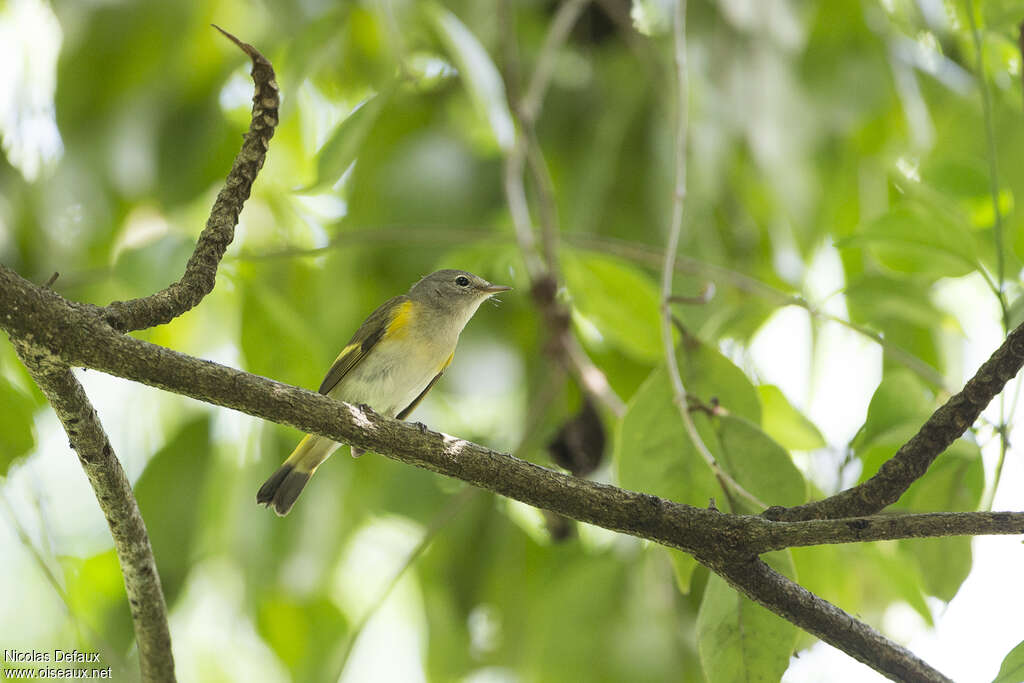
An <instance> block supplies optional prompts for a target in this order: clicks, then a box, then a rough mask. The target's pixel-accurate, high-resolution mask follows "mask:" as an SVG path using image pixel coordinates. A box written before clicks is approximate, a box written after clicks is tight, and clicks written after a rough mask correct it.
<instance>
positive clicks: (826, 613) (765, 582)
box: [709, 558, 952, 683]
mask: <svg viewBox="0 0 1024 683" xmlns="http://www.w3.org/2000/svg"><path fill="white" fill-rule="evenodd" d="M709 567H710V568H711V569H712V570H713V571H715V572H716V573H718V574H719V575H720V576H721V577H722V578H724V579H725V580H726V581H728V582H729V584H730V585H731V586H732V587H734V588H736V589H737V590H738V591H740V592H741V593H743V594H744V595H746V596H747V597H749V598H750V599H751V600H754V601H755V602H758V603H760V604H761V605H764V606H765V607H767V608H768V609H770V610H771V611H772V612H775V613H776V614H778V615H779V616H781V617H782V618H783V619H786V620H787V621H790V622H792V623H794V624H796V625H797V626H799V627H800V628H802V629H804V630H805V631H807V632H808V633H813V634H814V635H816V636H818V637H819V638H821V639H822V640H823V641H825V642H826V643H833V644H834V643H835V642H837V641H839V642H842V643H843V647H842V650H843V652H845V653H846V654H848V655H850V656H851V657H853V658H854V659H856V660H858V661H860V662H863V663H864V664H867V665H868V666H870V667H871V668H872V669H874V670H875V671H878V672H880V673H883V674H885V675H886V676H888V677H889V678H891V679H893V680H894V681H901V683H952V681H951V679H949V678H947V677H945V676H943V675H942V674H941V673H939V672H938V671H936V670H935V669H933V668H932V667H930V666H928V664H927V663H926V662H925V661H924V660H922V659H921V658H920V657H918V656H917V655H915V654H914V653H913V652H911V651H910V650H907V649H906V648H904V647H902V646H900V645H897V644H896V643H893V642H892V641H891V640H889V639H888V638H886V637H885V636H883V635H882V634H880V633H879V632H878V631H875V630H874V629H873V628H871V627H870V626H868V625H867V624H865V623H864V622H862V621H858V620H857V619H855V618H853V617H852V616H851V615H849V614H847V613H846V612H844V611H843V610H841V609H839V608H838V607H836V606H835V605H833V604H832V603H830V602H827V601H825V600H822V599H821V598H819V597H818V596H817V595H815V594H814V593H811V592H810V591H809V590H807V589H806V588H804V587H803V586H801V585H799V584H797V583H794V582H793V581H791V580H789V579H788V578H786V577H785V576H783V575H782V574H779V573H778V572H776V571H775V570H774V569H772V568H771V567H769V566H768V565H767V564H765V563H764V562H763V561H762V560H760V559H757V558H753V559H751V560H749V561H746V562H729V563H723V564H717V563H709Z"/></svg>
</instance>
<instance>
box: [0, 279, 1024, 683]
mask: <svg viewBox="0 0 1024 683" xmlns="http://www.w3.org/2000/svg"><path fill="white" fill-rule="evenodd" d="M0 327H2V328H4V329H5V330H7V332H8V333H9V334H12V335H13V336H15V337H21V338H25V339H29V340H30V341H31V342H32V343H33V344H34V345H35V346H37V347H39V348H42V349H46V350H49V351H50V352H51V353H52V354H54V356H56V358H57V360H59V361H61V362H64V363H66V364H70V365H82V366H85V367H90V368H95V369H97V370H101V371H103V372H108V373H111V374H114V375H117V376H120V377H124V378H127V379H132V380H135V381H138V382H142V383H145V384H149V385H151V386H155V387H158V388H161V389H166V390H168V391H173V392H176V393H180V394H184V395H186V396H191V397H193V398H196V399H198V400H201V401H206V402H209V403H214V404H216V405H221V406H225V407H228V408H232V409H235V410H239V411H242V412H245V413H248V414H250V415H254V416H256V417H261V418H265V419H268V420H272V421H274V422H278V423H281V424H287V425H291V426H293V427H296V428H298V429H300V430H302V431H305V432H311V433H315V434H319V435H322V436H325V437H328V438H331V439H334V440H336V441H343V442H346V443H350V444H352V445H354V446H356V447H359V448H363V449H366V450H371V451H373V452H376V453H380V454H382V455H385V456H387V457H390V458H393V459H395V460H399V461H401V462H405V463H407V464H411V465H415V466H417V467H422V468H425V469H428V470H431V471H433V472H438V473H441V474H445V475H447V476H450V477H455V478H457V479H461V480H463V481H466V482H469V483H471V484H474V485H476V486H480V487H481V488H486V489H488V490H490V491H494V492H495V493H499V494H501V495H504V496H508V497H510V498H514V499H516V500H520V501H522V502H524V503H527V504H529V505H533V506H536V507H540V508H545V509H548V510H552V511H554V512H558V513H560V514H563V515H566V516H568V517H572V518H574V519H577V520H579V521H583V522H589V523H591V524H596V525H599V526H603V527H605V528H608V529H612V530H615V531H620V532H624V533H627V534H631V535H633V536H637V537H640V538H646V539H650V540H654V541H657V542H659V543H663V544H665V545H668V546H671V547H675V548H679V549H681V550H683V551H685V552H689V553H691V554H693V555H694V556H695V557H697V558H698V559H699V560H700V561H701V562H704V563H705V564H707V565H708V566H710V567H712V569H714V570H715V571H719V572H720V573H722V575H723V576H725V577H726V578H727V579H729V580H730V581H731V582H732V583H733V584H734V585H736V586H737V587H739V588H740V589H741V590H742V591H743V592H744V593H745V594H746V595H748V597H750V598H751V599H753V600H756V601H759V602H761V603H762V604H764V605H766V606H768V607H769V608H770V609H772V610H773V611H775V612H776V613H778V614H780V615H781V616H783V617H785V618H787V619H790V620H792V621H793V622H794V623H796V624H798V625H800V626H802V627H804V628H807V629H808V630H811V632H813V633H815V634H817V635H819V636H820V637H822V638H823V639H824V640H825V641H826V642H828V643H830V644H832V645H834V646H835V647H837V648H839V649H840V650H843V651H845V652H847V653H849V654H850V655H852V656H854V657H857V658H858V659H862V658H863V657H864V656H865V654H864V653H865V649H864V647H865V643H867V644H869V645H870V647H872V648H876V649H877V650H878V651H876V652H875V655H874V659H872V660H869V661H868V663H869V665H871V666H873V667H875V668H876V669H878V670H879V671H882V672H883V673H887V674H889V675H894V674H893V673H892V672H893V671H897V670H899V669H894V668H892V667H890V666H889V665H888V664H887V663H886V662H889V661H893V662H901V661H904V660H905V659H906V657H905V652H906V651H905V650H904V649H903V648H900V647H899V646H898V645H896V644H895V643H891V642H890V641H888V640H887V639H886V638H885V637H884V636H882V635H881V634H877V633H875V632H874V631H873V630H872V629H870V627H868V626H867V625H865V624H861V623H860V622H857V621H856V620H855V619H853V618H852V617H850V616H849V615H847V614H845V613H844V612H842V611H841V610H839V609H838V608H835V607H833V606H831V605H828V603H825V602H824V601H821V600H820V599H818V598H814V596H812V595H811V594H810V593H807V592H806V591H803V590H802V589H801V590H800V591H796V590H793V589H787V590H782V589H781V588H779V587H778V586H774V587H772V586H768V587H766V588H765V591H767V592H765V593H764V594H762V593H761V592H760V591H761V589H760V588H758V586H757V584H756V583H751V581H753V580H754V579H756V578H757V575H756V574H754V575H750V576H748V575H747V574H746V573H745V572H749V571H752V570H750V569H744V567H747V566H748V565H750V564H751V563H752V562H754V559H755V555H756V553H758V552H763V551H764V550H765V549H768V548H777V547H786V545H787V541H786V540H785V538H784V537H785V536H786V535H787V534H789V536H790V538H791V540H792V541H793V543H792V544H793V545H807V544H811V543H812V542H813V541H812V534H814V533H817V534H820V535H821V537H820V541H819V542H823V543H829V542H855V541H858V540H868V539H878V538H883V537H886V536H883V535H882V534H883V532H884V531H885V530H886V526H885V525H886V523H887V522H886V521H885V520H878V519H866V520H833V521H830V522H809V523H796V524H778V523H775V522H772V521H769V520H767V519H764V518H763V517H758V516H743V515H726V514H721V513H718V512H716V511H711V510H702V509H699V508H694V507H691V506H688V505H682V504H679V503H674V502H671V501H667V500H664V499H661V498H657V497H654V496H650V495H646V494H643V493H637V492H634V491H627V490H624V489H619V488H616V487H614V486H608V485H604V484H599V483H596V482H591V481H588V480H585V479H578V478H576V477H571V476H567V475H564V474H560V473H557V472H553V471H551V470H548V469H545V468H543V467H538V466H537V465H533V464H531V463H528V462H525V461H523V460H520V459H518V458H514V457H512V456H510V455H507V454H503V453H497V452H494V451H492V450H490V449H487V448H485V447H483V446H479V445H477V444H474V443H471V442H468V441H464V440H462V439H457V438H454V437H451V436H447V435H444V434H438V433H436V432H431V431H429V430H427V429H426V428H424V427H422V426H416V425H410V424H408V423H404V422H400V421H397V420H391V419H388V418H384V417H381V416H379V415H377V414H375V413H373V412H372V411H369V410H366V409H363V408H360V407H358V406H351V405H348V404H344V403H338V402H336V401H334V400H332V399H330V398H328V397H326V396H323V395H321V394H316V393H313V392H311V391H306V390H304V389H299V388H297V387H292V386H288V385H286V384H281V383H280V382H274V381H272V380H269V379H266V378H263V377H258V376H256V375H251V374H249V373H245V372H241V371H238V370H233V369H231V368H228V367H225V366H222V365H218V364H216V363H211V362H209V361H203V360H200V359H196V358H192V357H189V356H186V355H184V354H180V353H177V352H175V351H171V350H169V349H166V348H163V347H160V346H156V345H153V344H149V343H147V342H144V341H141V340H139V339H135V338H134V337H130V336H127V335H122V334H118V333H117V332H115V331H114V330H112V329H111V328H110V327H109V326H107V325H106V324H105V323H104V322H103V320H102V318H101V317H100V316H99V315H97V314H96V313H94V312H92V311H91V310H90V309H83V308H81V307H77V306H73V305H71V304H70V303H69V302H67V301H65V300H64V299H63V298H61V297H60V296H58V295H57V294H55V293H54V292H52V291H49V290H45V289H42V288H39V287H36V286H35V285H33V284H32V283H30V282H28V281H26V280H24V279H22V278H20V277H18V276H17V275H16V274H14V273H13V272H11V271H10V270H8V269H6V268H3V267H2V266H0ZM974 523H975V524H976V526H975V527H974V530H975V531H979V530H984V531H988V532H990V533H1020V532H1021V531H1022V530H1024V516H1022V515H1019V514H1013V513H996V514H995V515H991V516H988V517H984V518H977V519H974ZM924 525H925V526H929V525H930V527H929V529H930V531H931V532H934V533H936V534H937V535H946V534H948V533H969V531H967V530H965V527H954V526H952V525H950V523H949V520H941V519H938V520H937V519H932V520H931V521H926V522H924ZM888 533H889V534H891V535H890V536H887V537H890V538H900V537H917V536H920V535H922V534H923V533H925V531H924V530H923V528H922V527H920V526H917V527H915V526H914V525H913V524H907V525H905V526H904V527H903V528H902V529H901V528H899V526H898V525H892V526H890V527H888ZM901 533H904V534H906V536H901V535H900V534H901ZM830 535H831V536H834V537H835V540H834V541H833V540H830ZM727 570H728V571H727ZM808 596H810V598H813V599H810V598H808ZM823 605H828V608H827V609H826V608H825V607H823ZM822 610H824V611H822ZM809 611H818V612H820V613H815V614H810V613H806V614H804V613H803V612H809ZM853 627H855V628H856V630H857V634H858V635H857V636H856V637H853V636H851V637H850V639H848V638H847V637H846V636H845V635H844V633H845V632H846V630H848V629H850V628H853ZM869 635H870V637H868V636H869ZM921 680H943V679H942V678H941V677H940V675H939V674H938V673H937V672H935V673H934V676H933V677H932V678H930V679H929V678H924V679H921Z"/></svg>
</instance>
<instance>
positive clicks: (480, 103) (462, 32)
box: [427, 3, 516, 151]
mask: <svg viewBox="0 0 1024 683" xmlns="http://www.w3.org/2000/svg"><path fill="white" fill-rule="evenodd" d="M427 15H428V17H429V18H430V20H431V22H432V23H433V26H434V30H436V31H437V34H438V36H440V38H441V40H442V41H443V42H444V44H445V47H446V48H447V49H448V51H449V52H450V53H451V56H452V61H454V62H455V65H456V66H457V67H458V68H459V74H460V76H461V77H462V81H463V83H464V84H465V86H466V89H467V90H468V91H469V96H470V98H471V99H472V100H473V104H474V106H475V107H476V109H477V112H478V113H479V114H480V116H482V117H483V118H485V119H486V120H487V123H488V124H489V125H490V128H491V132H492V133H493V135H494V140H495V142H497V144H498V147H499V148H500V149H502V150H503V151H508V150H509V149H511V148H512V143H513V142H514V141H515V135H516V129H515V125H514V124H513V123H512V113H511V112H510V111H509V109H508V100H507V98H506V96H505V83H504V81H502V80H501V74H500V73H499V72H498V69H497V67H495V66H494V62H492V61H491V57H490V55H488V54H487V50H485V49H484V46H483V45H481V44H480V41H478V40H477V39H476V36H474V35H473V33H472V32H471V31H470V30H469V29H468V28H466V25H465V24H463V23H462V22H461V21H459V19H458V17H456V16H455V15H454V14H452V13H451V12H449V11H448V10H446V9H444V8H443V7H441V6H440V5H438V4H435V3H430V4H429V5H428V6H427Z"/></svg>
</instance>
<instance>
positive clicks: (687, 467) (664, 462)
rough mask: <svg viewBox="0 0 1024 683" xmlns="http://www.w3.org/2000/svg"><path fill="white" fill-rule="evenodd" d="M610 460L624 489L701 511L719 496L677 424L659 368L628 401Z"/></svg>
mask: <svg viewBox="0 0 1024 683" xmlns="http://www.w3.org/2000/svg"><path fill="white" fill-rule="evenodd" d="M614 459H615V465H616V469H617V479H618V481H619V484H620V485H622V486H624V487H625V488H627V489H632V490H634V491H642V492H644V493H650V494H652V495H655V496H660V497H662V498H667V499H669V500H674V501H676V502H679V503H688V504H690V505H698V506H702V507H703V506H705V505H707V503H708V499H709V498H712V497H715V496H717V495H718V494H719V492H720V489H719V488H718V484H717V483H716V481H715V477H714V475H713V474H712V473H711V469H710V468H709V467H708V466H707V463H705V462H704V460H703V459H702V458H701V457H700V454H698V453H697V451H696V449H694V447H693V443H692V442H691V441H690V437H689V436H688V435H687V433H686V429H685V428H684V427H683V424H682V422H681V421H680V418H679V413H678V412H677V411H676V407H675V403H673V399H672V388H671V386H670V385H669V381H668V373H667V372H666V371H665V370H664V369H663V368H658V369H657V370H655V371H654V372H652V373H651V374H650V376H649V377H648V378H647V380H646V381H645V382H644V383H643V384H642V385H641V386H640V388H639V389H638V390H637V392H636V393H635V394H634V395H633V398H632V399H630V401H629V404H628V405H627V407H626V414H625V415H624V416H623V418H622V421H621V422H620V423H619V429H618V430H617V431H616V438H615V454H614Z"/></svg>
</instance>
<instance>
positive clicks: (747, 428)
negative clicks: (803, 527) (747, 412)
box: [705, 415, 807, 507]
mask: <svg viewBox="0 0 1024 683" xmlns="http://www.w3.org/2000/svg"><path fill="white" fill-rule="evenodd" d="M715 432H716V435H717V437H718V438H717V443H716V442H715V441H710V440H705V443H706V444H707V446H708V448H710V449H711V452H712V454H713V455H714V456H715V459H716V460H717V461H718V464H719V466H720V467H721V468H722V469H723V470H725V471H726V472H728V473H729V474H730V475H732V477H733V479H735V480H736V481H737V483H739V484H740V485H741V486H742V487H743V488H745V489H746V490H748V491H750V493H752V494H754V495H755V496H757V497H758V498H760V499H761V500H762V501H763V502H765V503H767V504H768V505H785V506H787V507H789V506H792V505H800V504H801V503H804V502H806V501H807V483H806V482H805V481H804V477H803V475H802V474H800V470H798V469H797V468H796V465H794V464H793V460H792V458H790V457H789V453H788V452H787V451H786V449H784V448H782V446H780V445H779V444H777V443H776V442H775V441H772V439H771V438H770V437H769V436H768V435H767V434H765V433H764V432H762V431H761V430H760V429H759V428H758V427H757V425H755V424H753V423H751V422H749V421H748V420H745V419H744V418H742V417H736V416H734V415H723V416H721V417H719V418H716V419H715Z"/></svg>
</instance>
